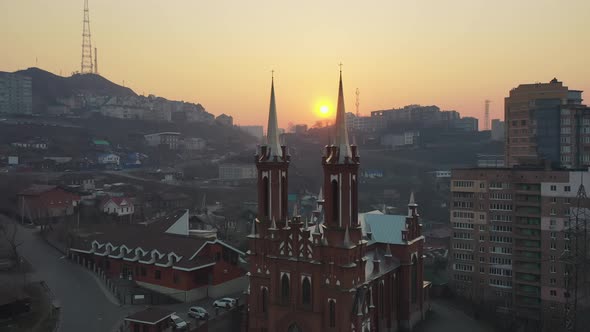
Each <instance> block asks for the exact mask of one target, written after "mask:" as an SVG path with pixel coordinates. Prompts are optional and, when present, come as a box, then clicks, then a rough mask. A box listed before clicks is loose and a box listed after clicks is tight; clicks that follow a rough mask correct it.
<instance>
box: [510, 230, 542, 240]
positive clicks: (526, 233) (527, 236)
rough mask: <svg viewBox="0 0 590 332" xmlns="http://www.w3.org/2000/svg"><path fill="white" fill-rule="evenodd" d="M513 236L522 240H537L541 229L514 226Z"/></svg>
mask: <svg viewBox="0 0 590 332" xmlns="http://www.w3.org/2000/svg"><path fill="white" fill-rule="evenodd" d="M514 238H515V239H523V240H539V239H540V238H541V231H539V230H535V229H530V228H516V229H515V231H514Z"/></svg>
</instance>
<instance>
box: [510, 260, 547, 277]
mask: <svg viewBox="0 0 590 332" xmlns="http://www.w3.org/2000/svg"><path fill="white" fill-rule="evenodd" d="M515 260H517V259H515ZM512 268H513V270H514V271H515V272H517V271H518V272H529V273H535V274H539V273H541V265H540V264H538V263H515V264H514V265H513V266H512Z"/></svg>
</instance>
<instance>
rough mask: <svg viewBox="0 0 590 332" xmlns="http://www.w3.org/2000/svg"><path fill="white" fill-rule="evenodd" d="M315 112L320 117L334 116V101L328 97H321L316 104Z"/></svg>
mask: <svg viewBox="0 0 590 332" xmlns="http://www.w3.org/2000/svg"><path fill="white" fill-rule="evenodd" d="M313 109H314V113H315V114H316V116H317V117H318V118H320V119H327V118H330V117H331V116H332V103H330V101H329V99H328V98H320V99H319V100H317V101H316V103H315V106H314V108H313Z"/></svg>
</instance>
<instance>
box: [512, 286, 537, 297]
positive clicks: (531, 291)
mask: <svg viewBox="0 0 590 332" xmlns="http://www.w3.org/2000/svg"><path fill="white" fill-rule="evenodd" d="M516 294H517V295H521V296H527V297H533V298H538V297H540V296H541V288H540V287H537V286H530V285H519V286H518V287H517V288H516Z"/></svg>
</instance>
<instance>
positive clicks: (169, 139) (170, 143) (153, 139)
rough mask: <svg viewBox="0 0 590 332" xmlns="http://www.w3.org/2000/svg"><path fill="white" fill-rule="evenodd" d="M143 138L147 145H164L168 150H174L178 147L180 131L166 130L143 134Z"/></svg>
mask: <svg viewBox="0 0 590 332" xmlns="http://www.w3.org/2000/svg"><path fill="white" fill-rule="evenodd" d="M144 138H145V141H146V143H147V145H148V146H152V147H159V146H165V147H167V148H169V149H170V150H176V149H178V147H179V140H180V133H178V132H171V131H167V132H161V133H155V134H149V135H145V136H144Z"/></svg>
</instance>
